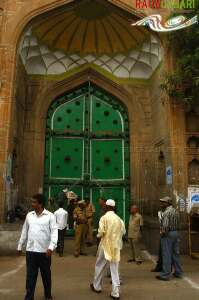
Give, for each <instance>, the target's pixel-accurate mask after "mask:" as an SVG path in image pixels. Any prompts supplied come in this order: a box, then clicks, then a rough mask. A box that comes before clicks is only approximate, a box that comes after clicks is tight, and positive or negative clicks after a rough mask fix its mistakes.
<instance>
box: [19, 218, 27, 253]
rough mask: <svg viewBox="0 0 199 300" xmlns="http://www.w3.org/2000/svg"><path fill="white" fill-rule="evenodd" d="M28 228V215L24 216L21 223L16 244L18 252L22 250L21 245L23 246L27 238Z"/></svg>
mask: <svg viewBox="0 0 199 300" xmlns="http://www.w3.org/2000/svg"><path fill="white" fill-rule="evenodd" d="M28 229H29V225H28V216H26V219H25V222H24V224H23V228H22V232H21V237H20V239H19V242H18V246H17V250H18V251H19V252H21V251H22V247H23V246H24V244H25V242H26V241H27V239H28Z"/></svg>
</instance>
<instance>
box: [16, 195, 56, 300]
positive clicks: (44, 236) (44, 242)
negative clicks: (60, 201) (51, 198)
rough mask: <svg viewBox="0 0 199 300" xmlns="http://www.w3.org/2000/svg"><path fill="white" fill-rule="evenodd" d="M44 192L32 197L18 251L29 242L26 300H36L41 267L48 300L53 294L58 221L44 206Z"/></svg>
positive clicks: (27, 245)
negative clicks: (54, 252) (52, 261)
mask: <svg viewBox="0 0 199 300" xmlns="http://www.w3.org/2000/svg"><path fill="white" fill-rule="evenodd" d="M44 203H45V198H44V196H43V195H42V194H37V195H34V196H33V197H32V203H31V204H32V208H33V211H31V212H29V213H28V214H27V216H26V220H25V222H24V225H23V229H22V233H21V237H20V240H19V243H18V248H17V250H18V252H19V254H20V253H21V251H22V247H23V245H24V244H25V243H26V265H27V275H26V296H25V298H24V300H33V299H34V292H35V287H36V282H37V275H38V271H39V269H40V272H41V277H42V281H43V286H44V294H45V299H46V300H52V296H51V269H50V267H51V255H52V252H53V250H54V249H55V248H56V246H57V238H58V232H57V224H56V220H55V217H54V215H53V214H52V213H51V212H49V211H48V210H46V209H45V208H44Z"/></svg>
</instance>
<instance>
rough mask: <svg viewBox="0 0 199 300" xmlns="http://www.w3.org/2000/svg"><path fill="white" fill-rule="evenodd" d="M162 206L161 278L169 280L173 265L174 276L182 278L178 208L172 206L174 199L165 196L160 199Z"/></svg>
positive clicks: (158, 277)
mask: <svg viewBox="0 0 199 300" xmlns="http://www.w3.org/2000/svg"><path fill="white" fill-rule="evenodd" d="M160 203H161V206H162V207H163V210H164V212H163V213H162V218H161V225H160V236H161V251H162V271H161V272H160V275H159V276H156V278H157V279H159V280H169V279H170V277H171V272H172V268H171V266H173V268H174V273H173V276H174V277H177V278H182V273H183V272H182V267H181V264H180V252H179V235H178V230H179V215H178V212H177V210H176V209H175V208H174V207H173V206H172V199H171V198H170V197H168V196H167V197H164V198H162V199H160Z"/></svg>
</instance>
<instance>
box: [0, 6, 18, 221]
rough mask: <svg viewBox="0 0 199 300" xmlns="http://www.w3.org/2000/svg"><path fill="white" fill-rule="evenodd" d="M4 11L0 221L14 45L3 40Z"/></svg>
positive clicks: (0, 13)
mask: <svg viewBox="0 0 199 300" xmlns="http://www.w3.org/2000/svg"><path fill="white" fill-rule="evenodd" d="M5 35H6V13H5V11H4V10H3V9H2V8H1V7H0V223H2V222H3V221H4V220H5V212H6V203H5V199H6V184H5V173H6V165H7V158H8V153H9V151H10V149H9V147H10V145H9V136H10V133H11V132H10V120H11V107H12V90H13V89H12V83H13V71H14V59H15V52H14V47H12V46H11V45H10V44H8V43H6V42H4V40H3V36H5Z"/></svg>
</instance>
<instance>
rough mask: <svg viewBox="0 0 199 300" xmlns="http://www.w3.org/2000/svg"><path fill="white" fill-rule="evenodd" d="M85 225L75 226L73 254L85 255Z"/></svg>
mask: <svg viewBox="0 0 199 300" xmlns="http://www.w3.org/2000/svg"><path fill="white" fill-rule="evenodd" d="M86 226H87V225H86V224H79V225H76V226H75V254H76V255H79V254H80V253H85V235H86Z"/></svg>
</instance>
